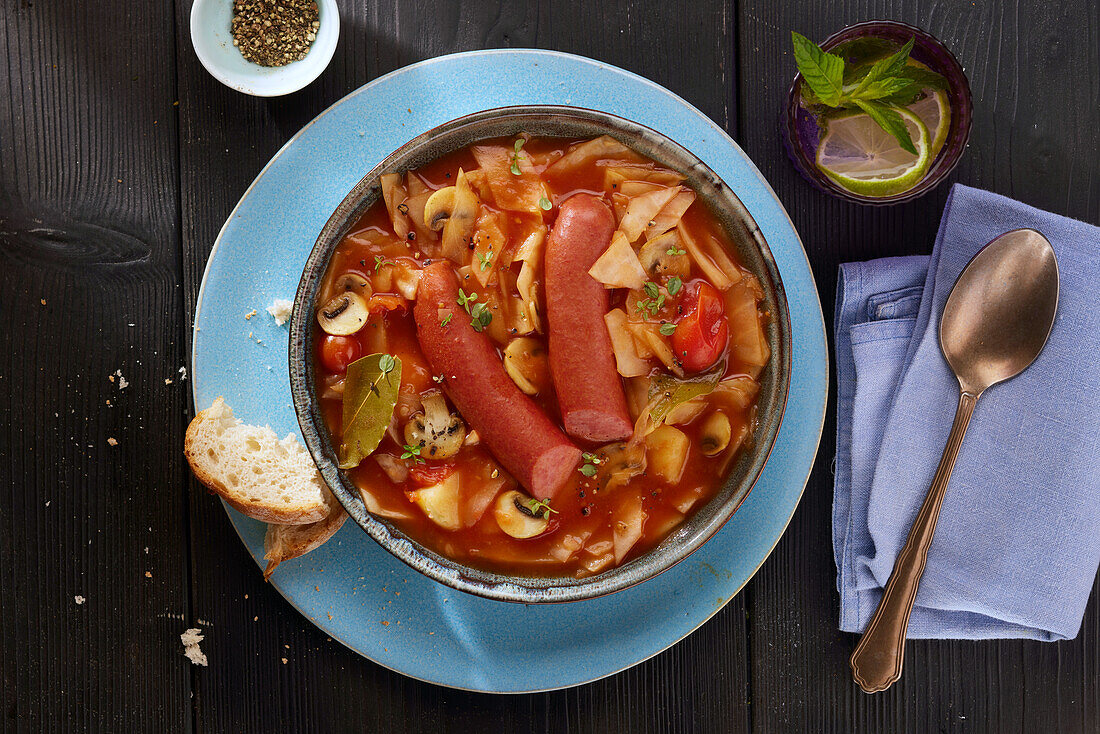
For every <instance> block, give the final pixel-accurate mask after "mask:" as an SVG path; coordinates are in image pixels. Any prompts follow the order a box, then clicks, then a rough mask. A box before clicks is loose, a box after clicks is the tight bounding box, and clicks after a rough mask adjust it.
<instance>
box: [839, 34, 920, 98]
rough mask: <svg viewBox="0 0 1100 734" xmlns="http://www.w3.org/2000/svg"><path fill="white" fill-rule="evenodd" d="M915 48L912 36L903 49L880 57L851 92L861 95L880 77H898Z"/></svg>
mask: <svg viewBox="0 0 1100 734" xmlns="http://www.w3.org/2000/svg"><path fill="white" fill-rule="evenodd" d="M912 50H913V39H912V38H910V39H909V40H908V41H907V42H906V43H905V45H904V46H902V47H901V50H900V51H898V52H897V53H895V54H891V55H890V56H887V57H886V58H883V59H879V60H878V61H876V62H875V63H874V64H872V65H871V68H870V69H868V70H867V73H866V74H864V76H863V79H862V80H861V81H860V82H859V83H858V84H857V85H856V88H855V89H854V90H853V91H852V92H851V94H852V95H854V96H859V94H860V93H861V92H863V91H864V90H866V89H867V88H868V87H869V86H870V85H871V84H873V83H875V82H877V81H879V80H880V79H889V78H890V77H896V76H898V74H899V73H900V72H901V70H902V69H904V68H905V67H906V66H907V65H908V64H907V62H908V61H909V52H910V51H912Z"/></svg>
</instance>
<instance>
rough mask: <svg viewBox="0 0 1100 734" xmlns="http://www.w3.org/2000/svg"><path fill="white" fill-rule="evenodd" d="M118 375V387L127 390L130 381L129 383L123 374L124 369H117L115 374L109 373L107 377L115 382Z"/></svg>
mask: <svg viewBox="0 0 1100 734" xmlns="http://www.w3.org/2000/svg"><path fill="white" fill-rule="evenodd" d="M116 377H117V378H118V389H119V390H125V389H126V388H127V387H128V386H129V384H130V383H128V382H127V381H126V378H125V377H123V376H122V370H115V373H114V374H113V375H108V376H107V379H108V380H110V381H111V382H114V381H115V378H116Z"/></svg>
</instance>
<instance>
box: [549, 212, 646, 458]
mask: <svg viewBox="0 0 1100 734" xmlns="http://www.w3.org/2000/svg"><path fill="white" fill-rule="evenodd" d="M614 231H615V217H614V216H613V215H612V214H611V210H610V209H608V208H607V205H606V204H604V203H603V201H601V200H600V199H599V198H598V197H595V196H592V195H591V194H576V195H574V196H571V197H569V198H568V199H567V200H566V201H565V203H564V204H562V205H561V209H560V211H559V213H558V219H557V221H556V222H555V223H554V229H553V230H552V231H551V232H550V238H549V240H548V241H547V244H546V315H547V317H548V319H549V321H550V339H549V341H550V345H549V347H550V374H551V376H552V377H553V380H554V389H555V390H556V391H557V394H558V405H559V406H560V407H561V415H562V419H563V421H564V423H565V431H566V433H568V434H569V435H570V436H573V437H574V438H577V439H580V440H583V441H594V442H598V443H606V442H608V441H622V440H624V439H626V438H627V437H628V436H630V434H631V433H632V431H633V424H632V423H631V421H630V413H628V412H627V408H626V394H625V393H624V391H623V382H622V380H621V379H620V378H619V373H618V370H617V369H616V368H615V353H614V352H613V351H612V348H611V336H610V335H609V334H608V333H607V325H606V323H605V322H604V314H606V313H607V311H608V291H607V290H606V289H605V288H604V287H603V285H601V284H600V283H599V282H597V281H596V280H595V279H594V278H593V277H592V276H591V275H589V274H588V269H589V268H591V267H592V264H593V263H595V262H596V260H597V259H598V258H599V257H600V255H602V254H603V253H604V250H606V249H607V246H608V245H609V244H610V243H611V235H612V234H613V232H614Z"/></svg>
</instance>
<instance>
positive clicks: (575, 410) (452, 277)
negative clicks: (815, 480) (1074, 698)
mask: <svg viewBox="0 0 1100 734" xmlns="http://www.w3.org/2000/svg"><path fill="white" fill-rule="evenodd" d="M683 180H684V177H683V176H682V175H680V174H679V173H677V172H675V171H672V170H668V169H666V168H663V167H661V166H659V165H657V164H655V163H654V162H653V161H651V160H648V159H646V158H644V157H642V156H640V155H639V154H638V153H635V152H634V151H632V150H631V149H629V148H627V147H626V146H624V145H623V144H621V143H619V142H618V141H616V140H615V139H613V138H611V137H600V138H596V139H594V140H564V139H559V138H539V137H529V136H526V135H523V136H520V137H516V138H507V139H495V140H489V141H484V142H481V143H478V144H476V145H471V146H469V147H467V148H464V149H462V150H460V151H458V152H455V153H452V154H449V155H447V156H445V157H443V158H440V159H439V160H436V161H434V162H432V163H430V164H428V165H426V166H424V167H422V168H419V169H417V170H413V171H408V172H407V173H402V174H388V175H385V176H383V177H382V179H381V188H382V197H381V198H380V199H379V200H378V201H377V202H376V203H375V204H374V205H373V206H371V207H370V209H368V210H367V212H366V213H365V214H364V215H363V216H362V218H361V219H360V220H359V221H358V222H357V223H356V224H355V225H354V226H353V227H352V228H351V231H350V233H349V234H347V235H346V236H345V237H344V238H343V240H342V241H341V242H340V244H339V245H338V247H337V248H336V250H335V252H334V254H333V256H332V259H331V262H330V264H329V268H328V271H327V273H326V276H325V279H324V283H323V286H322V290H321V295H320V299H319V301H318V302H319V303H321V304H322V305H321V306H320V308H319V309H318V310H317V314H316V339H315V341H316V345H317V349H316V370H315V374H316V388H317V395H318V396H319V399H320V403H321V411H322V413H323V415H324V419H325V423H326V425H327V427H328V430H329V431H330V433H331V436H332V439H333V441H332V442H333V445H334V446H335V447H336V449H337V454H338V458H339V463H340V466H341V467H342V468H344V469H346V470H347V471H348V474H349V476H350V478H351V480H352V482H354V484H355V485H356V486H357V487H358V488H359V490H360V493H361V494H362V498H363V502H364V503H365V504H366V507H367V509H368V510H369V511H370V512H371V513H373V514H374V515H375V516H377V517H379V518H384V519H386V520H388V521H390V522H391V523H392V524H394V525H396V526H397V527H398V528H400V529H401V530H402V531H404V532H405V533H406V534H407V535H408V536H409V537H411V538H413V539H414V540H416V541H417V542H419V543H421V544H422V545H424V546H427V547H429V548H431V549H434V550H435V551H437V552H439V553H441V554H443V555H444V556H447V557H449V558H452V559H454V560H455V561H458V562H460V563H463V564H467V565H470V566H474V567H478V568H482V569H487V570H492V571H497V572H502V573H508V574H517V575H533V576H573V577H584V576H590V575H593V574H597V573H600V572H601V571H605V570H607V569H610V568H613V567H615V566H617V565H619V564H622V563H624V562H626V561H628V560H630V559H631V558H633V557H636V556H638V555H639V554H641V553H644V552H645V551H646V550H648V549H650V548H652V547H653V546H654V545H656V544H657V543H659V542H660V541H661V540H662V539H663V538H664V537H665V536H667V535H668V534H669V533H670V532H671V531H672V530H674V529H675V528H676V527H677V526H678V525H679V524H680V523H682V522H683V521H684V519H685V518H686V517H688V516H689V515H690V514H691V513H692V512H693V511H694V510H695V509H697V508H698V507H700V506H701V505H703V504H705V503H706V502H707V500H708V499H710V498H711V497H712V496H713V495H714V494H715V492H716V491H717V490H718V488H719V487H720V486H721V485H722V483H723V479H724V477H725V475H726V474H727V473H728V471H729V468H730V467H731V465H732V464H733V462H734V460H735V459H736V457H737V456H738V453H739V452H740V451H743V450H744V449H745V448H746V446H747V445H748V444H749V443H750V442H751V440H752V436H753V428H754V425H755V422H756V404H755V403H756V395H757V392H758V390H759V384H758V382H757V378H758V377H759V375H760V372H761V370H762V369H763V368H764V366H765V364H766V363H767V361H768V357H769V353H768V344H767V341H766V339H765V335H764V328H763V326H764V324H765V322H766V319H767V315H766V314H765V313H764V312H763V311H762V307H761V301H762V299H763V295H764V294H763V290H762V288H761V285H760V283H759V281H758V280H757V279H756V278H755V277H754V276H753V275H752V274H751V273H750V272H749V271H748V270H747V269H745V268H744V267H743V266H742V265H741V264H740V263H739V262H738V261H737V259H736V257H734V256H733V255H732V254H731V253H732V252H733V249H732V248H731V247H730V243H729V241H728V239H727V236H726V234H725V232H724V231H723V229H722V228H721V226H720V225H719V223H718V221H717V220H716V219H715V218H714V217H713V216H712V215H711V214H710V212H709V211H708V210H707V208H706V206H705V205H704V204H703V203H702V202H700V201H696V195H695V192H694V191H693V190H692V189H691V188H689V187H687V186H685V185H684V184H683Z"/></svg>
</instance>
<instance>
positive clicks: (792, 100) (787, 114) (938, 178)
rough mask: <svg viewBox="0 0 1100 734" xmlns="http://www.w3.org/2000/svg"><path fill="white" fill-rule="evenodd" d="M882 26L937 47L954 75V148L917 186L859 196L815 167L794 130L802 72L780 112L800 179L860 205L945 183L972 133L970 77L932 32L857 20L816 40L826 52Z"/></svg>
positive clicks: (890, 201)
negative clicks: (955, 77)
mask: <svg viewBox="0 0 1100 734" xmlns="http://www.w3.org/2000/svg"><path fill="white" fill-rule="evenodd" d="M874 27H878V28H880V29H881V28H886V29H888V30H889V31H893V32H895V33H896V34H909V35H911V36H913V37H914V38H915V39H917V40H918V41H920V42H921V43H923V44H926V45H928V46H930V47H932V48H934V49H936V50H937V51H941V52H942V53H943V54H944V59H945V65H946V66H947V67H949V70H950V72H951V73H952V74H954V75H956V76H957V78H958V82H959V83H958V84H957V85H956V84H954V83H953V89H954V92H955V93H956V95H957V96H958V98H959V102H960V106H958V107H955V106H953V107H952V113H953V115H954V118H955V119H954V120H953V121H952V123H951V125H952V127H954V126H955V125H956V123H958V125H959V127H958V130H957V132H956V133H955V135H954V136H952V135H950V134H949V135H948V137H947V140H946V141H945V142H944V146H943V151H941V154H942V153H945V152H948V149H949V148H951V149H953V152H952V154H951V156H950V157H939V156H937V157H936V158H935V159H934V160H933V161H932V167H931V168H930V169H929V171H928V173H927V174H926V175H925V177H924V178H922V179H921V180H920V181H919V182H917V184H916V185H915V186H914V187H913V188H911V189H907V190H906V191H902V192H901V193H898V194H893V195H891V196H877V197H876V196H866V195H864V194H857V193H855V192H852V191H848V190H847V189H845V188H844V187H843V186H841V185H840V184H838V183H836V182H835V181H833V180H832V179H831V178H829V177H828V176H826V175H824V174H822V173H821V172H820V171H818V169H817V166H816V164H815V163H814V161H812V160H811V159H810V158H809V157H808V156H807V155H806V153H805V151H804V150H803V149H802V146H801V145H800V144H799V143H798V130H797V121H796V115H797V110H798V107H799V99H800V97H801V94H802V73H801V72H796V73H795V75H794V78H793V79H792V80H791V84H790V87H788V89H787V95H786V97H785V98H784V102H783V105H784V106H783V114H782V116H781V120H782V122H781V127H782V132H781V134H780V139H781V140H782V141H783V146H784V148H785V149H786V151H787V156H788V157H789V158H790V159H791V162H792V163H793V164H794V166H795V168H796V169H798V172H799V173H800V174H802V177H803V178H804V179H806V180H807V181H808V182H809V183H810V184H812V185H813V186H814V187H815V188H817V189H819V190H821V191H824V192H825V193H827V194H829V195H830V196H833V197H836V198H838V199H842V200H844V201H849V202H852V203H854V204H860V205H863V206H891V205H894V204H903V203H905V202H908V201H913V200H914V199H918V198H920V197H921V196H924V195H925V194H927V193H928V192H930V191H931V190H932V189H934V188H936V187H937V186H939V185H940V184H941V183H943V181H944V179H946V178H947V177H948V176H950V175H951V174H952V173H953V172H954V171H955V169H956V168H957V167H958V165H959V163H960V161H962V158H963V155H964V154H965V152H966V147H967V145H968V144H969V141H970V133H971V130H972V129H973V126H974V100H973V94H972V92H971V90H970V79H969V78H967V76H966V70H965V69H964V68H963V66H962V64H961V63H959V59H958V57H956V56H955V54H954V53H953V52H952V51H951V49H949V48H948V47H947V45H946V44H945V43H944V42H943V41H941V40H939V39H938V38H936V37H935V36H933V35H932V34H931V33H929V32H928V31H926V30H924V29H923V28H918V27H917V26H914V25H910V24H909V23H905V22H902V21H900V20H886V19H882V20H864V21H861V22H859V23H853V24H852V25H848V26H845V27H843V28H841V29H840V30H838V31H836V32H834V33H831V34H829V36H828V37H826V38H825V40H823V41H822V42H821V43H820V44H818V45H819V46H820V47H821V48H822V49H823V50H825V51H829V50H831V49H832V48H834V47H836V46H837V45H839V44H841V43H844V42H846V41H851V40H855V39H857V38H861V37H864V36H866V37H873V36H876V35H877V36H879V37H882V31H881V30H880V31H879V33H877V34H876V33H874V32H868V33H864V32H863V31H865V30H867V29H869V28H874Z"/></svg>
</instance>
